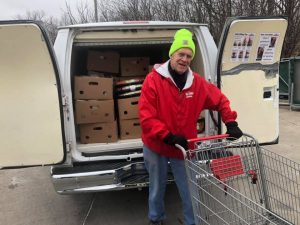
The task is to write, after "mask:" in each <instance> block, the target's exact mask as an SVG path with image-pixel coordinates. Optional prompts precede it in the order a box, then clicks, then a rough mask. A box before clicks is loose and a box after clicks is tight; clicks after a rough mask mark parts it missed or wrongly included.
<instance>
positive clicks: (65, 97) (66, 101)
mask: <svg viewBox="0 0 300 225" xmlns="http://www.w3.org/2000/svg"><path fill="white" fill-rule="evenodd" d="M68 104H69V101H68V97H67V96H65V95H64V96H63V97H62V105H63V106H67V105H68Z"/></svg>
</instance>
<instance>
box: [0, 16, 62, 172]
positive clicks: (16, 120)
mask: <svg viewBox="0 0 300 225" xmlns="http://www.w3.org/2000/svg"><path fill="white" fill-rule="evenodd" d="M0 49H1V50H0V102H1V109H0V168H5V167H26V166H35V165H49V164H57V163H61V162H63V161H64V159H65V145H64V143H65V141H64V131H63V113H62V107H61V105H62V104H61V92H60V83H59V74H58V68H57V65H56V61H55V56H54V52H53V48H52V45H51V44H50V41H49V39H48V37H47V35H46V33H45V32H44V30H43V29H42V27H41V26H40V25H39V24H38V23H35V22H33V21H1V22H0Z"/></svg>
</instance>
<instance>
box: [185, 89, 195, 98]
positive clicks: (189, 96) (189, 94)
mask: <svg viewBox="0 0 300 225" xmlns="http://www.w3.org/2000/svg"><path fill="white" fill-rule="evenodd" d="M193 95H194V92H192V91H188V92H187V93H185V97H186V98H192V97H193Z"/></svg>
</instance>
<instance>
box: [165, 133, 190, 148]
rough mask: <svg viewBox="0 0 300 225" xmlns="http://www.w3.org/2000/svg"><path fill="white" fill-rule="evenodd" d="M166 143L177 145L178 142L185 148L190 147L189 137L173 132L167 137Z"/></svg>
mask: <svg viewBox="0 0 300 225" xmlns="http://www.w3.org/2000/svg"><path fill="white" fill-rule="evenodd" d="M164 143H166V144H168V145H173V146H175V144H178V145H180V146H181V147H183V148H184V149H185V150H187V149H188V141H187V139H186V138H185V137H183V136H181V135H174V134H172V133H171V132H170V133H169V134H168V135H167V136H166V137H165V139H164Z"/></svg>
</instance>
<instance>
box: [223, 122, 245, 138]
mask: <svg viewBox="0 0 300 225" xmlns="http://www.w3.org/2000/svg"><path fill="white" fill-rule="evenodd" d="M226 127H227V132H226V134H229V137H232V138H236V139H239V138H240V137H241V136H242V135H243V132H242V131H241V129H240V128H239V127H238V123H237V122H235V121H233V122H229V123H226Z"/></svg>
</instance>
